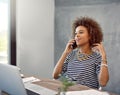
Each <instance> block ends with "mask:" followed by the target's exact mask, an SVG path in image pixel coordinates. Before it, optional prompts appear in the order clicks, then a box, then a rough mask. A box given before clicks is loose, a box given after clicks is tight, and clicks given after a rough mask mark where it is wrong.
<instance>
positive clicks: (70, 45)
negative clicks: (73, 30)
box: [64, 39, 75, 54]
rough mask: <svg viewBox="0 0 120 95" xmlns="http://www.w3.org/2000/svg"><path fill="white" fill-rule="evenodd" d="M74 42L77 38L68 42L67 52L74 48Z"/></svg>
mask: <svg viewBox="0 0 120 95" xmlns="http://www.w3.org/2000/svg"><path fill="white" fill-rule="evenodd" d="M74 42H75V39H71V40H70V41H69V42H68V43H67V45H66V48H65V51H64V52H65V53H67V54H69V53H70V52H71V51H72V50H73V47H72V45H73V44H74Z"/></svg>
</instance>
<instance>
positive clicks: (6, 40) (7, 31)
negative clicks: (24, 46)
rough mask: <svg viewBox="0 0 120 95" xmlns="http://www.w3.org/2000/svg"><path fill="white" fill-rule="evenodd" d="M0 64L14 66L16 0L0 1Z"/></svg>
mask: <svg viewBox="0 0 120 95" xmlns="http://www.w3.org/2000/svg"><path fill="white" fill-rule="evenodd" d="M0 63H9V64H12V65H16V0H0Z"/></svg>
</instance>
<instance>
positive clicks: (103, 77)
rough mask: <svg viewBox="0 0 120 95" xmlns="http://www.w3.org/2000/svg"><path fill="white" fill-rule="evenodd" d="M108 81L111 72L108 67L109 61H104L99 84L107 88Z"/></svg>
mask: <svg viewBox="0 0 120 95" xmlns="http://www.w3.org/2000/svg"><path fill="white" fill-rule="evenodd" d="M108 80H109V72H108V67H107V61H106V59H103V61H102V64H101V69H100V74H99V83H100V85H101V86H106V84H107V82H108Z"/></svg>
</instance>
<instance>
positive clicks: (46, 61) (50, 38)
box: [16, 0, 54, 78]
mask: <svg viewBox="0 0 120 95" xmlns="http://www.w3.org/2000/svg"><path fill="white" fill-rule="evenodd" d="M16 7H17V9H16V13H17V16H16V21H17V23H16V24H17V25H16V31H17V65H18V66H19V67H20V68H21V71H22V73H24V74H26V75H34V76H37V77H42V78H51V77H52V71H53V68H54V0H17V5H16Z"/></svg>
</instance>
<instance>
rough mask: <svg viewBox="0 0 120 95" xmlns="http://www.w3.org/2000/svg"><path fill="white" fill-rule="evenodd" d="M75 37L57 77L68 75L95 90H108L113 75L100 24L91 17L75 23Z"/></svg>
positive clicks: (60, 63) (66, 52) (55, 72)
mask: <svg viewBox="0 0 120 95" xmlns="http://www.w3.org/2000/svg"><path fill="white" fill-rule="evenodd" d="M73 37H74V39H71V40H70V41H69V42H68V43H67V45H66V48H65V50H64V52H63V54H62V56H61V58H60V59H59V61H58V63H57V64H56V66H55V68H54V72H53V77H54V78H55V79H57V78H59V74H61V75H65V76H67V77H68V78H69V79H71V80H72V81H76V83H78V84H82V85H85V86H88V87H91V88H97V89H98V88H99V86H106V84H107V82H108V80H109V72H108V65H107V59H106V52H105V49H104V46H103V44H102V40H103V34H102V30H101V27H100V26H99V24H98V23H97V22H96V21H95V20H94V19H92V18H89V17H81V18H77V19H76V20H75V21H74V23H73ZM75 43H76V47H73V45H74V44H75Z"/></svg>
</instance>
